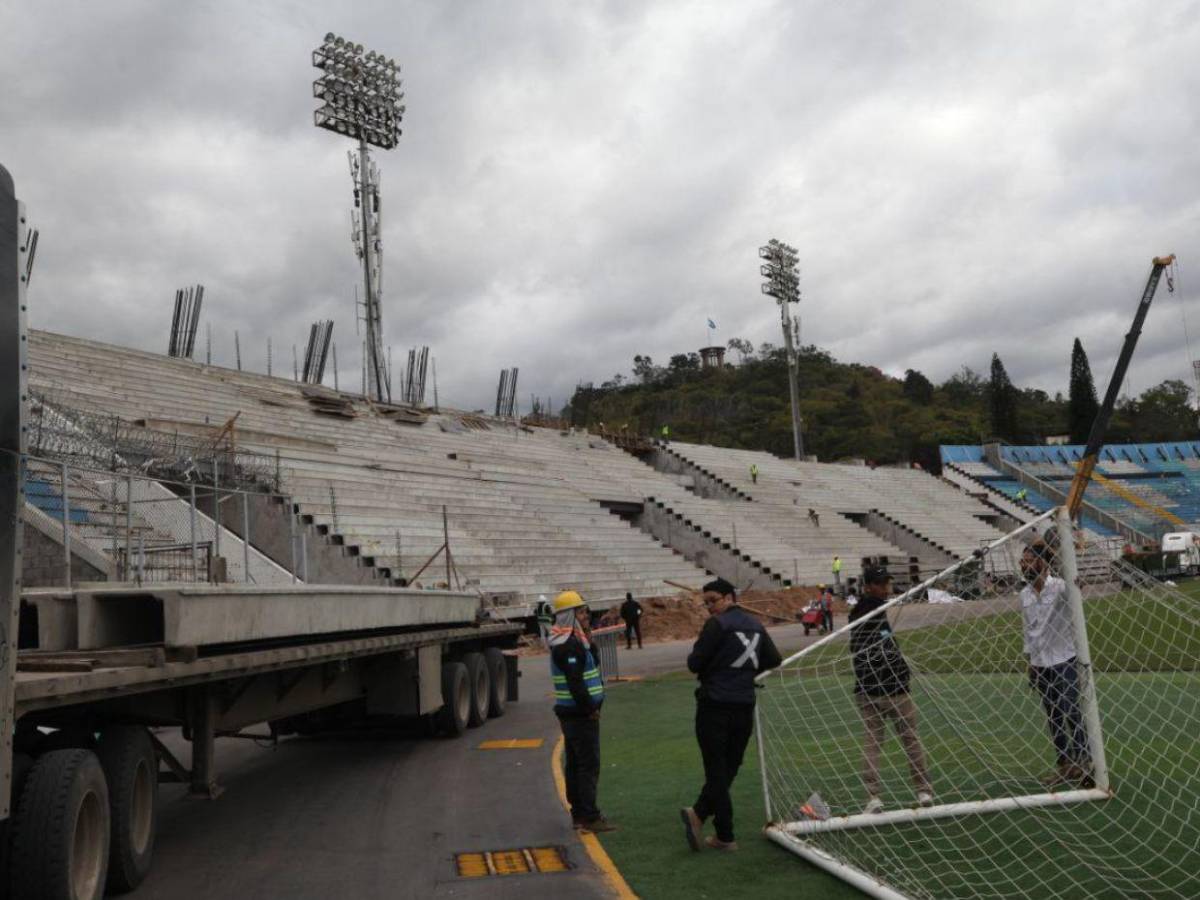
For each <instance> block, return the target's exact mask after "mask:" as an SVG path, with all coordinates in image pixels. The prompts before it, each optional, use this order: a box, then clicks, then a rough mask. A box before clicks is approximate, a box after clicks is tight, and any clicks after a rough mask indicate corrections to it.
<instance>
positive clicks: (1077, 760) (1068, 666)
mask: <svg viewBox="0 0 1200 900" xmlns="http://www.w3.org/2000/svg"><path fill="white" fill-rule="evenodd" d="M1033 686H1034V687H1035V688H1036V689H1037V692H1038V693H1039V694H1040V695H1041V697H1042V709H1044V710H1045V711H1046V720H1047V722H1048V723H1049V725H1050V737H1051V738H1052V739H1053V740H1054V750H1055V753H1056V754H1057V756H1058V764H1059V765H1060V766H1062V765H1071V764H1074V765H1078V766H1083V767H1084V768H1087V767H1089V766H1090V765H1091V754H1090V752H1089V751H1088V741H1087V731H1086V730H1085V729H1084V727H1083V715H1082V713H1081V712H1080V709H1079V670H1078V669H1077V668H1076V666H1075V657H1071V658H1070V659H1069V660H1067V661H1066V662H1065V663H1059V664H1058V665H1057V666H1034V667H1033Z"/></svg>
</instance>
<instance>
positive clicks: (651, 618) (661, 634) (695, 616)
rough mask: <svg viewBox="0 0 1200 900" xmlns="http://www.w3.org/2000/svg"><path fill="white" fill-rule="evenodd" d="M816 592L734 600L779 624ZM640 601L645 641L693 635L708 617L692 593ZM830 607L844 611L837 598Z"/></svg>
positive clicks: (749, 594)
mask: <svg viewBox="0 0 1200 900" xmlns="http://www.w3.org/2000/svg"><path fill="white" fill-rule="evenodd" d="M818 593H819V592H818V591H817V589H816V588H814V587H798V588H789V589H787V590H780V591H746V592H745V593H744V594H740V595H738V602H739V603H740V604H741V605H742V607H743V608H744V609H745V610H746V611H747V612H750V613H753V614H754V615H756V616H758V617H759V618H761V619H762V620H763V622H764V623H765V624H766V625H767V626H771V625H782V624H786V623H795V622H797V621H799V615H800V612H801V611H802V610H803V609H804V607H806V606H808V604H809V603H810V602H811V601H812V600H813V599H814V598H815V597H816V596H817V594H818ZM641 604H642V637H643V638H644V639H645V640H646V641H647V642H658V641H675V640H681V639H686V638H694V637H696V635H698V634H699V633H700V629H701V628H703V627H704V620H705V619H707V618H708V610H706V609H705V608H704V604H703V603H701V602H700V598H699V596H697V595H695V594H684V593H678V594H673V595H671V596H667V597H651V598H650V599H648V600H642V601H641ZM834 610H835V611H840V612H842V613H843V614H844V609H841V604H840V603H839V602H835V603H834ZM614 616H615V614H614ZM606 624H607V623H606ZM611 624H620V619H615V620H614V621H612V622H611Z"/></svg>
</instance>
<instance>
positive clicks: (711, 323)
mask: <svg viewBox="0 0 1200 900" xmlns="http://www.w3.org/2000/svg"><path fill="white" fill-rule="evenodd" d="M708 327H709V328H716V327H717V323H716V322H714V321H713V320H712V319H709V320H708Z"/></svg>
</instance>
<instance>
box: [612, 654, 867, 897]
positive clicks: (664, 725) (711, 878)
mask: <svg viewBox="0 0 1200 900" xmlns="http://www.w3.org/2000/svg"><path fill="white" fill-rule="evenodd" d="M694 688H695V682H694V681H693V680H692V679H691V678H686V677H683V676H678V675H672V676H667V677H664V678H657V679H653V680H647V681H642V682H631V683H628V684H622V685H619V686H617V687H614V688H613V689H612V690H611V691H610V692H609V694H608V697H607V699H606V700H605V703H604V721H603V727H602V748H601V759H602V760H603V765H604V768H603V773H602V775H601V777H600V805H601V807H602V808H603V810H604V813H605V815H606V816H608V817H609V818H610V819H612V820H613V821H614V822H617V823H618V824H619V825H620V826H621V828H620V831H616V832H613V833H612V834H605V835H603V836H602V838H601V840H602V842H603V844H604V848H605V850H607V851H608V853H609V855H610V856H611V857H612V859H613V862H614V863H616V865H617V868H618V869H620V870H621V873H622V874H623V875H624V876H625V878H626V880H627V881H628V882H629V885H630V887H632V888H633V890H634V891H635V892H636V893H637V894H638V895H639V896H641V897H646V898H659V897H668V898H669V897H692V898H729V897H754V898H755V900H771V898H780V900H782V898H785V897H786V898H795V897H797V896H806V897H820V898H829V900H837V898H860V897H861V896H862V895H861V894H860V893H859V892H858V891H856V890H854V889H853V888H850V887H849V886H847V885H846V884H845V883H843V882H841V881H838V880H837V879H835V878H833V877H831V876H829V875H826V874H825V873H824V872H821V871H820V870H818V869H814V868H812V867H810V866H808V865H805V864H804V863H803V862H801V861H800V860H798V859H796V858H795V857H794V856H792V855H791V854H789V853H787V852H785V851H784V850H783V849H782V848H780V847H779V846H777V845H775V844H773V843H771V842H770V841H768V840H767V839H766V838H764V837H762V835H761V834H760V831H761V829H762V826H763V823H764V821H765V816H764V814H763V803H762V775H761V772H760V770H759V767H758V757H757V756H756V751H755V745H754V742H753V741H751V743H750V746H749V747H748V748H747V752H746V762H745V765H744V766H743V767H742V771H741V773H740V774H739V775H738V779H737V781H736V782H735V784H734V800H733V802H734V816H735V827H736V829H737V836H738V843H739V844H740V845H741V849H740V850H739V851H738V852H737V853H735V854H719V853H714V852H711V851H707V852H703V853H693V852H692V851H691V850H689V849H688V847H687V844H686V843H684V839H683V829H682V826H681V825H680V823H679V809H680V807H683V806H690V805H691V804H692V803H693V801H695V799H696V795H697V794H698V793H699V791H700V787H701V785H702V784H703V783H704V772H703V769H702V768H701V765H700V751H699V750H698V749H697V747H696V739H695V737H694V735H693V732H692V718H693V714H694V710H695V701H694V699H693V690H694ZM708 833H711V827H710V829H709V832H708Z"/></svg>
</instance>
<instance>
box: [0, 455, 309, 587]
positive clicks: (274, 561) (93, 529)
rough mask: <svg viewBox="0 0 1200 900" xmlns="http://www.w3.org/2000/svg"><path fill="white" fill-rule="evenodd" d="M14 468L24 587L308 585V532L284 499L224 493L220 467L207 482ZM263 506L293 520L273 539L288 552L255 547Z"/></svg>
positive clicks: (59, 463)
mask: <svg viewBox="0 0 1200 900" xmlns="http://www.w3.org/2000/svg"><path fill="white" fill-rule="evenodd" d="M8 452H9V454H10V455H13V454H11V451H8ZM18 468H19V471H20V476H19V479H18V480H19V482H20V484H21V485H22V487H23V488H24V490H23V492H22V498H23V500H24V504H23V508H22V512H23V516H24V522H25V526H26V529H25V530H26V537H25V543H26V548H27V550H28V551H29V552H27V553H26V556H25V561H24V568H25V570H26V578H25V585H26V586H27V587H62V588H67V589H70V588H72V587H73V586H74V584H75V583H77V582H80V581H114V582H126V583H141V582H144V581H155V582H162V581H180V582H204V581H230V582H244V583H259V584H262V583H286V582H295V581H306V580H307V572H308V563H309V558H308V557H309V548H308V540H307V534H306V531H305V529H304V528H301V527H298V526H297V523H296V515H295V510H296V507H295V504H294V502H293V500H292V498H291V497H289V496H286V495H284V494H280V493H276V492H273V491H270V490H245V489H243V488H235V487H225V486H223V485H222V483H221V481H220V475H219V469H216V468H215V469H214V471H213V473H212V477H211V479H210V481H209V482H208V483H198V482H196V481H181V480H173V479H166V478H162V477H153V476H150V475H147V474H145V473H143V472H134V471H113V470H111V469H106V468H102V467H100V466H93V465H80V464H72V463H69V462H66V461H63V460H62V459H51V458H46V457H42V456H37V455H25V456H22V457H20V460H19V467H18ZM266 503H276V504H282V505H283V506H284V509H285V510H286V513H287V515H286V519H287V523H288V524H287V528H288V530H289V534H288V538H287V543H286V544H282V543H280V542H279V541H273V546H275V547H279V546H283V547H287V548H290V549H289V550H286V551H284V552H282V553H281V552H279V551H278V549H276V550H275V552H274V554H273V555H271V554H268V553H267V552H266V551H265V550H260V549H257V548H256V546H255V535H254V531H253V529H254V523H255V520H256V518H258V514H259V513H260V512H261V510H262V508H263V505H264V504H266ZM252 510H253V513H254V514H252ZM259 527H260V528H262V527H263V526H262V525H261V523H260V525H259ZM276 527H277V525H276ZM274 537H275V535H274V534H273V533H272V534H266V533H264V534H263V538H264V540H265V539H267V538H274Z"/></svg>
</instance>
